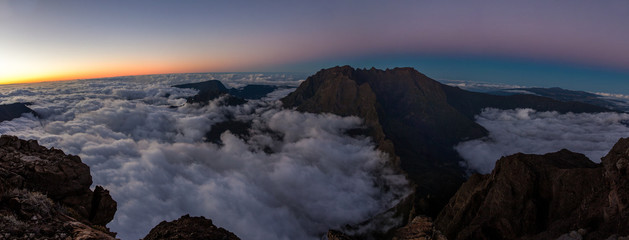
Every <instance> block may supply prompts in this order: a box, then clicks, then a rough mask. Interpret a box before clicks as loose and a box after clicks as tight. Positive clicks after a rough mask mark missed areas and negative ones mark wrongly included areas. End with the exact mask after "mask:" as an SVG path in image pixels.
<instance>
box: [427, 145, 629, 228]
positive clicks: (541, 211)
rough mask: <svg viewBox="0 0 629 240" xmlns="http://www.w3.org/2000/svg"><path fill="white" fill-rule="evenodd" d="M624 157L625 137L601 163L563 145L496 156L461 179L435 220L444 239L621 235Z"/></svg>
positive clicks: (626, 194) (628, 151)
mask: <svg viewBox="0 0 629 240" xmlns="http://www.w3.org/2000/svg"><path fill="white" fill-rule="evenodd" d="M624 159H629V139H621V140H620V141H618V143H616V145H615V146H614V147H613V149H612V150H611V151H610V152H609V154H608V155H607V156H606V157H604V158H603V161H602V162H601V164H595V163H593V162H591V161H590V160H589V159H587V158H586V157H585V156H584V155H582V154H578V153H573V152H570V151H568V150H561V151H559V152H556V153H549V154H545V155H532V154H515V155H511V156H508V157H503V158H501V159H500V160H499V161H498V162H496V167H495V169H494V170H493V171H492V173H491V174H488V175H473V176H472V177H471V178H470V179H469V180H468V181H467V182H466V183H465V184H463V185H462V186H461V188H460V189H459V191H458V192H457V193H456V194H455V195H454V197H453V198H452V199H451V200H450V202H449V203H448V205H447V206H446V207H445V208H444V209H443V211H442V212H441V213H440V215H439V217H438V218H437V219H436V224H437V226H438V228H439V229H441V230H442V231H443V232H444V233H445V234H446V235H447V236H448V238H450V239H556V238H558V237H560V236H564V235H565V233H571V232H572V231H575V232H578V231H576V230H580V233H579V236H581V233H583V236H582V237H583V239H606V238H608V237H609V236H612V235H614V234H618V235H621V236H624V235H627V234H629V210H628V209H627V203H629V201H628V200H629V185H628V184H629V182H628V181H629V180H628V178H627V175H626V173H627V172H626V165H625V163H624V161H625V160H624ZM566 236H568V235H565V236H564V237H566ZM575 236H576V234H575Z"/></svg>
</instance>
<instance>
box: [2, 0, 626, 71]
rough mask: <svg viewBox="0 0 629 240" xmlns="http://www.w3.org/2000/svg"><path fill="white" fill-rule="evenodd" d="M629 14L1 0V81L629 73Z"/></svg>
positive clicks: (500, 5)
mask: <svg viewBox="0 0 629 240" xmlns="http://www.w3.org/2000/svg"><path fill="white" fill-rule="evenodd" d="M628 23H629V1H625V0H622V1H573V0H570V1H568V0H562V1H518V2H515V1H161V0H158V1H148V0H145V1H121V0H113V1H78V0H77V1H65V0H60V1H35V0H0V29H1V30H2V37H1V38H0V52H1V53H2V54H0V65H2V66H3V67H2V68H0V82H1V81H12V80H14V81H15V80H19V79H22V80H29V79H30V80H33V79H35V80H36V79H54V78H57V79H63V78H65V79H67V78H81V77H94V76H110V75H129V74H147V73H166V72H211V71H252V70H256V71H258V70H262V71H277V70H291V68H290V67H288V68H287V67H286V66H292V65H293V64H295V63H308V62H317V61H318V62H326V61H327V60H330V61H329V62H330V63H332V62H334V61H332V60H333V59H343V58H353V57H355V58H360V57H361V56H372V55H387V54H390V55H417V56H422V55H432V56H435V55H436V56H439V55H447V56H450V55H461V56H462V55H465V56H480V57H488V56H495V57H501V58H510V59H531V60H532V61H551V62H559V63H565V64H578V65H585V66H592V67H598V68H608V69H616V70H621V71H629V44H627V43H628V42H629V25H628ZM407 65H413V64H412V63H409V64H407ZM317 67H318V65H317ZM312 68H313V69H308V70H310V71H316V70H317V69H318V68H316V67H314V65H313V67H312ZM295 70H302V69H295Z"/></svg>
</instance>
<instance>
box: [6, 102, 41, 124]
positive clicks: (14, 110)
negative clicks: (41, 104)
mask: <svg viewBox="0 0 629 240" xmlns="http://www.w3.org/2000/svg"><path fill="white" fill-rule="evenodd" d="M24 113H32V114H34V115H35V116H37V113H35V111H33V110H32V109H30V108H28V107H27V106H26V104H24V103H11V104H3V105H0V122H2V121H9V120H12V119H14V118H19V117H21V116H22V114H24Z"/></svg>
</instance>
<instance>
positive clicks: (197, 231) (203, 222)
mask: <svg viewBox="0 0 629 240" xmlns="http://www.w3.org/2000/svg"><path fill="white" fill-rule="evenodd" d="M158 239H159V240H169V239H172V240H175V239H199V240H200V239H206V240H239V239H240V238H238V237H237V236H236V235H234V234H233V233H232V232H230V231H227V230H225V229H224V228H219V227H216V226H214V224H213V223H212V220H210V219H206V218H204V217H190V215H184V216H182V217H181V218H179V219H177V220H174V221H172V222H166V221H163V222H161V223H160V224H158V225H157V226H156V227H154V228H153V229H151V231H150V232H149V234H148V235H146V237H144V240H158Z"/></svg>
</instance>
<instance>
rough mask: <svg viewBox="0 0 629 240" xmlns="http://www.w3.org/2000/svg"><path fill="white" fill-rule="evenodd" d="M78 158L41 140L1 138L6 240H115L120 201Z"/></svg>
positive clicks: (0, 204)
mask: <svg viewBox="0 0 629 240" xmlns="http://www.w3.org/2000/svg"><path fill="white" fill-rule="evenodd" d="M91 184H92V177H91V175H90V170H89V167H88V166H87V165H85V164H84V163H82V162H81V159H80V158H79V157H78V156H74V155H66V154H64V153H63V151H61V150H58V149H54V148H53V149H48V148H45V147H42V146H40V145H39V144H38V143H37V141H35V140H29V141H25V140H21V139H18V138H17V137H13V136H6V135H3V136H1V137H0V235H1V236H2V237H5V238H52V239H55V238H60V239H65V238H66V237H71V238H72V239H110V238H113V236H115V233H111V232H109V231H108V230H107V228H105V225H106V224H107V223H108V222H110V221H111V220H112V219H113V217H114V214H115V212H116V202H115V201H114V200H113V199H112V198H111V196H110V195H109V192H108V191H107V190H105V189H103V188H102V187H100V186H97V187H96V189H95V190H94V191H92V190H90V185H91Z"/></svg>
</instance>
